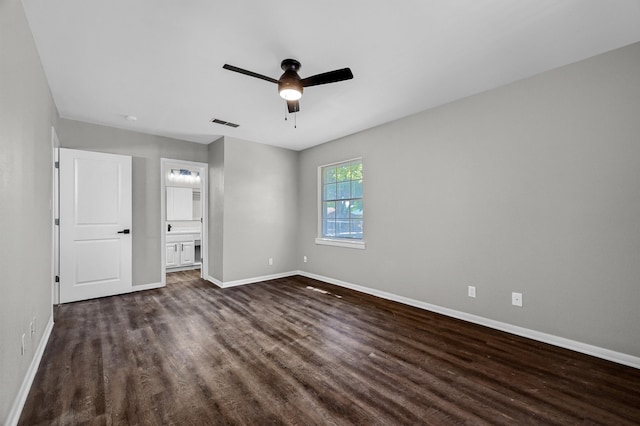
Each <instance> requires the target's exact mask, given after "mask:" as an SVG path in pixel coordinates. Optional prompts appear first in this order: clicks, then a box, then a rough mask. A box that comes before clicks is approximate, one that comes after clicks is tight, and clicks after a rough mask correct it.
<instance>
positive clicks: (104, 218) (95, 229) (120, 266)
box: [60, 148, 132, 303]
mask: <svg viewBox="0 0 640 426" xmlns="http://www.w3.org/2000/svg"><path fill="white" fill-rule="evenodd" d="M131 217H132V215H131V157H128V156H124V155H115V154H104V153H99V152H89V151H78V150H74V149H66V148H61V149H60V302H61V303H66V302H73V301H76V300H85V299H92V298H95V297H104V296H111V295H114V294H120V293H127V292H130V291H131V290H132V287H131V286H132V282H131V281H132V279H131V264H132V262H131V255H132V250H131V233H130V232H131V221H132V219H131Z"/></svg>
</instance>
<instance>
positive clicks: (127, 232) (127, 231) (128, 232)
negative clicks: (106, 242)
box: [118, 229, 131, 234]
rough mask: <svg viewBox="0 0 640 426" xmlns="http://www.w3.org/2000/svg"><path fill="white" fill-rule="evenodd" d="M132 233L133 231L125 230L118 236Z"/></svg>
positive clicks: (119, 232)
mask: <svg viewBox="0 0 640 426" xmlns="http://www.w3.org/2000/svg"><path fill="white" fill-rule="evenodd" d="M130 233H131V231H130V230H128V229H124V230H122V231H118V234H130Z"/></svg>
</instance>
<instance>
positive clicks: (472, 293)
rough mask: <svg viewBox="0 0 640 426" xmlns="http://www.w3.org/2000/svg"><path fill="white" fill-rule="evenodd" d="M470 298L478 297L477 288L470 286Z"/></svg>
mask: <svg viewBox="0 0 640 426" xmlns="http://www.w3.org/2000/svg"><path fill="white" fill-rule="evenodd" d="M469 297H476V287H475V286H472V285H470V286H469Z"/></svg>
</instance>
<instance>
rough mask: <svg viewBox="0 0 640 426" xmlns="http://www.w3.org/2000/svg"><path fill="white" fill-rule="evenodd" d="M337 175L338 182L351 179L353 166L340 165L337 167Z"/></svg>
mask: <svg viewBox="0 0 640 426" xmlns="http://www.w3.org/2000/svg"><path fill="white" fill-rule="evenodd" d="M336 175H337V176H336V177H337V181H338V182H343V181H345V180H349V179H351V167H350V166H349V165H346V166H339V167H338V168H337V169H336Z"/></svg>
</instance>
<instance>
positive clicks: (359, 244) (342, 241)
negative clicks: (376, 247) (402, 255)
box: [316, 157, 366, 250]
mask: <svg viewBox="0 0 640 426" xmlns="http://www.w3.org/2000/svg"><path fill="white" fill-rule="evenodd" d="M350 161H360V162H361V163H362V174H363V176H364V161H363V160H362V157H355V158H350V159H348V160H341V161H336V162H334V163H329V164H323V165H321V166H318V179H317V180H318V184H317V188H318V207H317V208H316V214H317V215H318V233H317V234H316V235H317V238H316V244H319V245H324V246H333V247H344V248H352V249H359V250H364V249H365V248H366V243H365V240H364V232H363V238H362V239H361V240H358V239H351V238H336V237H334V238H330V237H323V236H322V169H324V168H325V167H330V166H335V165H336V164H342V163H348V162H350ZM363 188H364V185H363ZM362 200H363V202H364V191H363V194H362ZM363 220H364V219H363Z"/></svg>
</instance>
